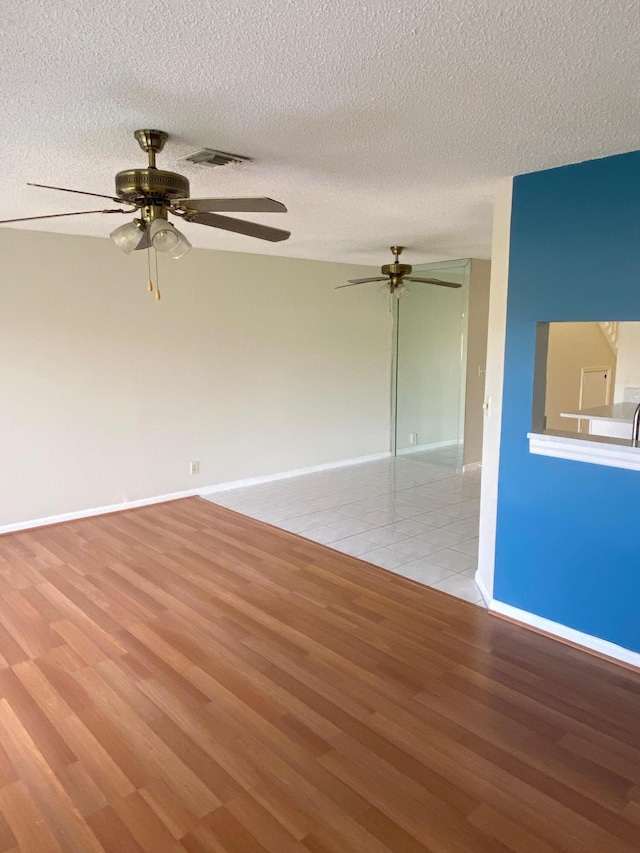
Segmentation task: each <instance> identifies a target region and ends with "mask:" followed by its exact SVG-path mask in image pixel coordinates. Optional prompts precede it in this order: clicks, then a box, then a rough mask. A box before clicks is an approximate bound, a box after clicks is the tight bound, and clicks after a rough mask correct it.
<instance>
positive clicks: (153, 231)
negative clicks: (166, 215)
mask: <svg viewBox="0 0 640 853" xmlns="http://www.w3.org/2000/svg"><path fill="white" fill-rule="evenodd" d="M149 237H150V238H151V245H152V246H153V248H154V249H156V250H157V251H158V252H172V251H173V250H174V249H176V248H177V246H178V242H179V240H178V232H177V231H176V229H175V228H174V227H173V225H172V224H171V223H170V222H167V220H166V219H154V220H153V222H152V223H151V225H150V226H149Z"/></svg>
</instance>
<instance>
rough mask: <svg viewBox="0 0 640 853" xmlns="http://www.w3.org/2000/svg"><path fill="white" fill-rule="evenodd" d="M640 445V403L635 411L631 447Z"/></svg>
mask: <svg viewBox="0 0 640 853" xmlns="http://www.w3.org/2000/svg"><path fill="white" fill-rule="evenodd" d="M638 445H640V403H638V405H637V406H636V410H635V412H634V413H633V426H632V427H631V447H638Z"/></svg>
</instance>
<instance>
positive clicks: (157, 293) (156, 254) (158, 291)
mask: <svg viewBox="0 0 640 853" xmlns="http://www.w3.org/2000/svg"><path fill="white" fill-rule="evenodd" d="M153 257H154V258H155V263H156V299H161V298H162V296H161V295H160V276H159V275H158V253H157V252H156V250H155V249H154V250H153Z"/></svg>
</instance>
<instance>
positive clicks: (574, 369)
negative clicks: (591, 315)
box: [545, 323, 616, 432]
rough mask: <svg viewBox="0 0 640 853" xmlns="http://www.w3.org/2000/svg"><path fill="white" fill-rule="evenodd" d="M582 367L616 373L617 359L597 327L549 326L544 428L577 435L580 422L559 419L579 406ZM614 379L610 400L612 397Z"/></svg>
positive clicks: (576, 325)
mask: <svg viewBox="0 0 640 853" xmlns="http://www.w3.org/2000/svg"><path fill="white" fill-rule="evenodd" d="M583 367H607V368H609V369H610V370H611V371H612V374H614V373H615V367H616V358H615V355H614V353H613V351H612V349H611V347H610V346H609V344H608V343H607V340H606V338H605V336H604V335H603V333H602V331H601V329H600V326H599V325H598V323H550V324H549V350H548V356H547V386H546V395H545V416H546V428H547V429H555V430H564V431H565V432H578V427H579V424H580V421H579V420H577V419H575V418H561V417H560V412H566V411H572V410H573V411H575V410H576V409H577V408H578V407H579V404H580V383H581V380H582V368H583ZM613 381H614V380H613V375H612V377H611V385H610V388H611V398H612V397H613Z"/></svg>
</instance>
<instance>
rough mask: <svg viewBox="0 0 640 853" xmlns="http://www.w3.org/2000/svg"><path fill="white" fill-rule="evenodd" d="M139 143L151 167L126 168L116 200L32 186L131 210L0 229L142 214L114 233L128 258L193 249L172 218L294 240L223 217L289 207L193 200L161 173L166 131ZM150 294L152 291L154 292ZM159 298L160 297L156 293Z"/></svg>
mask: <svg viewBox="0 0 640 853" xmlns="http://www.w3.org/2000/svg"><path fill="white" fill-rule="evenodd" d="M134 136H135V138H136V139H137V140H138V143H139V145H140V147H141V148H142V150H143V151H145V152H146V153H147V155H148V158H149V162H148V165H147V167H146V168H141V169H126V170H125V171H123V172H118V174H117V175H116V180H115V185H116V194H115V196H110V195H101V194H100V193H92V192H85V191H83V190H71V189H66V188H65V187H52V186H49V185H48V184H32V183H30V184H28V186H30V187H40V188H43V189H49V190H59V191H61V192H68V193H76V194H78V195H88V196H92V197H94V198H107V199H109V200H110V201H115V202H118V203H119V204H126V205H130V206H131V207H130V209H122V208H109V209H103V210H80V211H73V212H72V213H52V214H48V215H44V216H23V217H19V218H15V219H3V220H0V225H7V224H9V223H13V222H28V221H33V220H38V219H57V218H59V217H64V216H83V215H85V214H89V213H106V214H111V213H124V214H129V215H130V214H132V213H136V212H139V214H140V215H139V218H136V219H134V220H133V221H132V222H128V223H126V224H125V225H121V226H120V227H118V228H116V229H115V230H114V231H112V232H111V235H110V236H111V239H112V240H113V241H114V243H115V244H116V246H118V248H119V249H121V250H122V251H123V252H125V253H126V254H130V253H131V252H134V251H136V250H138V249H148V248H154V249H155V250H156V251H158V252H163V253H166V254H167V255H169V257H171V258H180V257H182V255H184V254H186V252H188V251H189V249H190V248H191V243H189V241H188V240H187V238H186V237H185V236H184V234H182V233H181V232H180V231H179V230H178V229H177V228H176V227H175V225H173V223H171V222H170V221H169V214H171V215H173V216H176V217H179V218H181V219H183V220H184V221H185V222H194V223H196V224H198V225H207V226H209V227H211V228H220V229H222V230H223V231H233V232H235V233H237V234H245V235H247V236H248V237H256V238H257V239H258V240H268V241H270V242H272V243H276V242H279V241H280V240H286V239H288V238H289V237H290V236H291V232H290V231H283V230H282V229H280V228H271V227H270V226H267V225H261V224H259V223H257V222H247V221H246V220H244V219H235V218H234V217H232V216H221V215H220V212H224V213H250V212H251V213H286V211H287V208H286V207H285V206H284V204H282V203H281V202H279V201H274V199H272V198H254V197H247V198H190V197H189V181H188V180H187V178H185V177H184V175H179V174H177V173H176V172H168V171H165V170H162V169H158V168H157V166H156V154H158V153H159V152H160V151H162V149H163V148H164V145H165V143H166V141H167V139H168V138H169V136H168V134H167V133H165V132H164V131H162V130H149V129H145V130H136V131H135V133H134ZM150 289H151V287H150ZM156 295H157V296H159V294H158V293H157V294H156Z"/></svg>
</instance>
